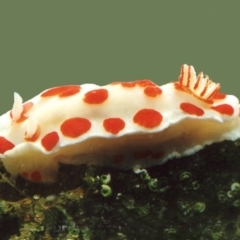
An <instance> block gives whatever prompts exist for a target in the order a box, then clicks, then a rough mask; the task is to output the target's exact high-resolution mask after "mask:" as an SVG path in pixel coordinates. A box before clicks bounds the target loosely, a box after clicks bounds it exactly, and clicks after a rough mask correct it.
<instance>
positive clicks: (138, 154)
mask: <svg viewBox="0 0 240 240" xmlns="http://www.w3.org/2000/svg"><path fill="white" fill-rule="evenodd" d="M151 154H152V151H151V150H144V151H138V152H135V153H134V154H133V158H134V159H142V158H147V157H149V156H151Z"/></svg>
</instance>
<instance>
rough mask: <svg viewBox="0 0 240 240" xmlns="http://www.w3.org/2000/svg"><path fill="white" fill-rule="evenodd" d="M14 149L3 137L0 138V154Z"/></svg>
mask: <svg viewBox="0 0 240 240" xmlns="http://www.w3.org/2000/svg"><path fill="white" fill-rule="evenodd" d="M14 147H15V145H14V144H13V143H12V142H10V141H8V140H7V139H6V138H5V137H1V136H0V153H2V154H3V153H5V152H6V151H8V150H11V149H13V148H14Z"/></svg>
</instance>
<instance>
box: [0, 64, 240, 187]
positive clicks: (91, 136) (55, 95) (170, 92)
mask: <svg viewBox="0 0 240 240" xmlns="http://www.w3.org/2000/svg"><path fill="white" fill-rule="evenodd" d="M219 89H220V85H219V84H218V83H214V82H213V81H211V80H210V79H209V77H208V76H204V75H203V73H200V74H199V75H198V76H196V73H195V70H194V68H193V67H192V66H188V65H183V66H182V67H181V73H180V76H179V78H178V81H176V82H170V83H167V84H165V85H163V86H157V85H156V84H155V83H153V82H151V81H150V80H148V79H144V80H137V81H132V82H113V83H110V84H109V85H106V86H98V85H95V84H83V85H80V86H78V85H66V86H58V87H54V88H50V89H47V90H45V91H43V92H41V93H40V94H39V95H37V96H35V97H34V98H32V99H30V100H29V101H27V102H25V103H23V102H22V98H21V97H20V95H19V94H17V93H14V104H13V108H12V110H11V111H9V112H7V113H5V114H3V115H2V116H1V117H0V158H1V160H2V162H3V164H4V167H5V168H6V170H7V171H8V172H9V173H10V174H11V176H12V177H13V178H16V177H17V176H18V175H20V176H22V177H23V178H25V179H27V180H29V181H33V182H43V183H48V182H54V181H56V178H57V173H58V168H59V163H66V164H73V165H76V164H82V163H84V164H93V165H102V166H107V167H114V168H120V169H131V168H133V167H134V166H136V165H140V166H142V167H149V166H154V165H159V164H162V163H164V162H165V161H166V160H168V159H170V158H173V157H181V156H186V155H189V154H193V153H195V152H196V151H199V150H200V149H202V148H203V147H204V146H205V145H207V144H211V143H213V142H219V141H223V140H236V139H238V138H240V117H239V101H238V99H237V98H236V97H235V96H232V95H226V94H223V93H220V92H219Z"/></svg>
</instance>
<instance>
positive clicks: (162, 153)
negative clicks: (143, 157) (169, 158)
mask: <svg viewBox="0 0 240 240" xmlns="http://www.w3.org/2000/svg"><path fill="white" fill-rule="evenodd" d="M164 155H165V152H164V151H163V150H159V151H158V152H155V153H153V154H152V156H151V157H152V158H154V159H159V158H162V157H163V156H164Z"/></svg>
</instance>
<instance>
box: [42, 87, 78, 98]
mask: <svg viewBox="0 0 240 240" xmlns="http://www.w3.org/2000/svg"><path fill="white" fill-rule="evenodd" d="M80 90H81V87H80V86H78V85H67V86H59V87H54V88H50V89H48V90H46V91H45V92H43V93H42V94H41V97H53V96H59V97H69V96H72V95H74V94H76V93H78V92H80Z"/></svg>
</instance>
